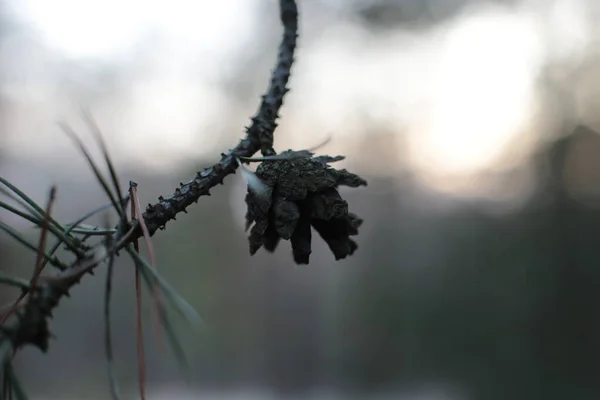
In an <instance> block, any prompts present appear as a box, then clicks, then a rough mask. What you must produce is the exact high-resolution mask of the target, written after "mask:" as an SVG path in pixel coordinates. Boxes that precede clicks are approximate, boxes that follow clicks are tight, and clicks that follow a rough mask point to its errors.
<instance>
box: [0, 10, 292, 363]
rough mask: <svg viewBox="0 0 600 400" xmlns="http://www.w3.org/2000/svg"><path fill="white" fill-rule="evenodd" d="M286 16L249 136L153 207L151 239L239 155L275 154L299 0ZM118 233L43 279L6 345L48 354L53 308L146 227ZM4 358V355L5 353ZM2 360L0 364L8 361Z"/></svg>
mask: <svg viewBox="0 0 600 400" xmlns="http://www.w3.org/2000/svg"><path fill="white" fill-rule="evenodd" d="M279 8H280V18H281V22H282V24H283V28H284V32H283V39H282V41H281V44H280V46H279V53H278V58H277V63H276V66H275V69H274V70H273V72H272V76H271V81H270V85H269V87H268V90H267V92H266V94H265V95H263V96H262V100H261V103H260V106H259V108H258V111H257V113H256V115H255V116H253V117H252V118H251V120H252V124H251V125H250V126H249V127H247V128H246V136H245V138H244V139H242V140H241V141H240V143H239V144H238V145H237V146H236V147H235V148H234V149H232V150H229V152H227V153H223V154H221V159H220V161H219V162H217V163H216V164H214V165H213V166H212V167H209V168H206V169H204V170H203V171H199V172H198V173H197V174H196V176H195V177H194V178H193V179H192V180H191V181H189V182H188V183H186V184H183V183H182V184H180V187H179V188H177V189H175V192H174V193H173V194H171V195H170V196H169V197H167V198H163V197H162V196H161V197H159V202H158V203H156V204H153V205H152V204H150V205H148V207H147V208H146V211H145V212H144V214H143V218H144V221H145V223H146V226H147V228H148V231H149V233H150V235H153V234H154V233H155V232H156V231H157V230H158V229H159V228H163V229H164V227H165V225H166V224H167V222H169V221H170V220H174V219H175V216H176V215H177V214H178V213H180V212H182V211H183V212H185V210H186V208H187V207H188V206H189V205H191V204H192V203H194V202H197V201H198V199H199V198H200V196H203V195H210V193H209V191H210V189H212V188H213V187H215V186H216V185H217V184H223V179H224V178H225V177H226V176H227V175H229V174H233V173H235V170H236V168H237V163H236V160H235V158H236V157H252V156H253V155H254V154H255V153H256V152H257V151H259V150H260V151H261V152H262V154H263V155H264V156H267V155H273V154H275V151H274V150H273V132H274V130H275V128H276V127H277V123H276V120H277V118H278V113H279V109H280V107H281V106H282V104H283V97H284V96H285V94H286V93H287V91H288V89H287V87H286V86H287V83H288V80H289V77H290V69H291V67H292V63H293V60H294V57H293V56H294V50H295V48H296V39H297V30H298V10H297V6H296V2H295V0H280V1H279ZM121 233H122V231H121V230H119V233H117V234H116V239H117V240H115V241H114V243H116V244H115V245H114V246H112V247H111V248H107V245H106V244H104V243H101V244H99V245H97V246H95V247H94V248H92V249H90V250H88V251H86V252H85V254H83V255H79V256H78V257H77V260H76V261H75V262H74V263H73V264H72V265H71V266H70V267H69V268H67V269H65V270H63V271H61V272H59V273H58V274H57V275H56V276H54V277H46V278H43V277H40V281H39V282H38V284H37V287H36V288H35V290H33V291H30V292H29V295H30V297H29V300H28V302H27V304H26V306H25V308H24V310H23V311H22V312H19V313H17V320H16V321H15V322H14V323H13V324H12V325H10V326H0V343H1V342H2V340H1V339H2V338H3V337H4V338H8V339H9V340H10V342H11V344H12V348H13V350H14V351H15V352H16V351H17V350H18V349H19V348H20V347H22V346H25V345H34V346H36V347H38V348H40V349H41V350H42V351H44V352H45V351H47V349H48V345H49V338H50V332H49V330H48V319H49V318H50V317H51V316H52V310H53V309H54V308H55V307H56V306H57V305H58V303H59V301H60V299H61V298H62V297H63V296H65V295H67V296H68V292H69V290H70V288H71V287H72V286H73V285H75V284H76V283H78V282H79V281H80V280H81V278H82V277H83V276H84V275H85V274H86V273H92V272H93V269H94V268H95V267H97V266H98V265H99V264H100V263H101V262H103V261H105V260H106V259H108V258H109V257H110V255H111V254H114V253H116V252H117V251H119V250H120V249H122V248H124V247H125V246H127V245H128V244H130V243H132V242H133V241H134V240H136V239H138V238H139V237H140V236H142V229H141V227H140V223H139V222H138V221H135V222H134V223H133V224H132V226H131V227H130V229H129V230H128V231H127V233H125V234H123V235H121ZM0 356H1V355H0ZM1 358H2V357H0V365H1V363H2V361H3V360H2V359H1Z"/></svg>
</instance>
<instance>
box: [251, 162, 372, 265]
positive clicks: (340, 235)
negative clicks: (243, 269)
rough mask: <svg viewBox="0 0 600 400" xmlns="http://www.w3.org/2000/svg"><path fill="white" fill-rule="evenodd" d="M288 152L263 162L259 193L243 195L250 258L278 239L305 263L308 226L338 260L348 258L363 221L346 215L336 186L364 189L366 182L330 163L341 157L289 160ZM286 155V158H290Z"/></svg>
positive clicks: (272, 247) (273, 245) (258, 174)
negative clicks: (353, 236) (286, 242)
mask: <svg viewBox="0 0 600 400" xmlns="http://www.w3.org/2000/svg"><path fill="white" fill-rule="evenodd" d="M293 154H294V153H293V152H292V151H287V152H283V153H281V154H280V155H279V156H277V159H274V160H268V161H263V162H262V163H261V164H260V165H259V167H258V168H257V170H256V177H258V178H259V179H260V181H261V182H262V183H263V184H264V185H263V187H262V189H260V190H256V188H254V190H251V188H250V187H249V189H248V193H247V195H246V204H247V205H248V212H247V214H246V229H248V228H249V227H250V226H251V225H252V224H254V226H253V227H252V229H251V231H250V237H249V238H248V240H249V242H250V254H252V255H254V253H256V252H257V251H258V249H260V248H261V247H263V246H264V248H265V249H266V250H267V251H270V252H272V251H274V250H275V248H276V247H277V244H278V243H279V240H280V239H282V238H283V239H285V240H291V242H292V251H293V255H294V260H295V261H296V263H297V264H308V262H309V257H310V253H311V226H312V227H313V228H314V229H315V230H316V231H317V233H319V235H320V236H321V237H322V238H323V240H325V242H327V244H328V245H329V248H330V249H331V251H332V252H333V255H334V256H335V259H336V260H340V259H342V258H346V257H347V256H348V255H352V254H353V253H354V251H355V250H356V249H357V247H358V246H357V244H356V243H355V242H354V241H353V240H352V239H350V236H352V235H357V234H358V227H359V226H360V225H361V224H362V220H361V219H360V218H358V217H357V216H356V215H354V214H352V213H349V212H348V203H347V202H346V201H345V200H344V199H342V197H341V196H340V194H339V193H338V191H337V187H338V186H340V185H344V186H349V187H358V186H366V185H367V182H366V181H365V180H364V179H362V178H360V177H359V176H357V175H354V174H352V173H350V172H348V171H346V170H345V169H342V170H336V169H334V168H331V167H330V166H329V165H328V163H329V162H333V161H338V160H341V159H342V158H343V157H328V156H319V157H311V156H304V157H292V155H293ZM288 156H289V157H288Z"/></svg>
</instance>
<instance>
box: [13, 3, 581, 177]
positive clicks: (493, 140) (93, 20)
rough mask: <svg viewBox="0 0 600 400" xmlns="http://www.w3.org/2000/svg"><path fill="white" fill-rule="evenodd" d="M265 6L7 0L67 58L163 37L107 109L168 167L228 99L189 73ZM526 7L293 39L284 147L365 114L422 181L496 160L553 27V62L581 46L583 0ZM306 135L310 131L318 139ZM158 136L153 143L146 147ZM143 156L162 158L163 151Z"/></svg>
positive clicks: (243, 38)
mask: <svg viewBox="0 0 600 400" xmlns="http://www.w3.org/2000/svg"><path fill="white" fill-rule="evenodd" d="M261 3H262V2H261V1H260V0H229V1H211V2H201V1H186V0H169V1H158V0H154V1H150V0H104V1H82V0H53V1H47V0H18V1H17V0H14V2H13V3H11V4H13V5H14V6H15V9H16V10H17V11H18V15H20V17H21V18H22V19H23V20H25V21H27V22H28V23H29V24H30V25H31V26H32V27H33V28H34V29H36V30H37V32H38V33H39V36H40V38H41V40H42V42H43V43H45V44H46V45H47V46H48V47H49V48H51V49H53V50H54V51H56V52H59V53H62V54H64V55H65V56H67V57H69V58H71V59H74V60H78V59H80V60H83V59H88V60H89V59H97V60H100V61H102V60H106V59H115V58H120V57H125V58H127V57H128V56H129V55H130V54H129V53H128V52H130V51H131V48H132V46H134V45H135V44H136V43H137V42H138V41H139V40H141V39H142V38H143V37H144V36H145V35H148V34H149V33H151V32H154V33H157V32H158V33H159V34H160V35H161V37H162V39H163V40H164V41H165V42H164V43H163V46H162V47H160V48H158V49H157V50H156V51H157V52H159V53H157V57H156V59H157V60H160V61H157V63H162V64H164V65H162V67H163V69H161V71H162V73H161V74H159V76H156V75H153V76H152V77H151V78H148V77H144V76H133V77H132V82H131V94H130V96H129V97H126V98H118V99H115V100H114V101H112V102H109V103H107V105H106V107H105V109H104V116H105V117H106V116H107V115H110V114H111V113H115V112H118V113H119V115H120V116H121V117H120V119H119V121H118V122H115V123H114V124H113V128H114V129H116V130H117V131H119V130H120V131H126V132H127V135H121V139H119V140H120V147H121V148H123V149H124V151H125V153H127V154H131V152H130V151H129V150H130V149H136V150H139V149H140V146H148V147H147V148H145V149H143V150H144V151H143V152H141V153H140V154H141V155H140V157H142V156H143V157H142V159H141V160H140V162H148V157H147V155H148V154H157V155H161V156H162V157H163V159H164V162H165V163H168V162H169V160H170V159H171V158H172V157H173V155H175V154H179V155H181V154H182V153H183V154H185V153H186V152H191V151H192V150H194V149H195V151H197V147H198V146H197V144H198V140H200V139H199V136H202V133H201V132H202V126H203V124H204V125H206V124H208V123H214V118H215V116H216V115H220V114H222V113H223V112H225V110H227V101H228V99H226V98H224V97H223V95H222V94H219V93H218V91H217V90H216V89H215V88H214V87H212V86H211V84H212V82H210V81H204V82H203V81H202V79H201V78H198V76H199V75H200V76H201V75H202V73H205V74H206V76H214V75H211V74H212V73H214V69H215V68H220V66H222V65H223V64H224V63H226V62H227V60H229V59H232V57H233V55H235V54H236V52H237V51H239V49H240V48H242V47H244V46H248V45H249V44H251V38H252V36H253V32H256V29H258V27H259V26H260V25H259V24H260V23H261V21H260V18H261V16H260V15H257V10H259V8H258V7H257V5H259V4H261ZM524 3H525V4H526V5H525V6H523V7H521V8H519V9H518V12H517V11H509V10H507V9H503V8H500V7H491V6H489V7H477V8H474V9H471V10H468V12H465V13H464V14H463V15H461V16H459V17H457V18H456V19H454V20H451V21H449V22H447V23H445V24H443V25H441V26H439V27H436V28H435V29H434V30H433V31H431V32H429V33H425V34H423V33H421V34H420V36H411V35H410V34H407V33H402V32H400V33H398V34H390V35H389V37H386V38H381V39H379V40H378V41H377V42H374V41H373V39H372V36H371V34H370V33H369V32H367V31H365V30H364V29H363V28H361V27H360V26H357V25H356V24H351V23H349V22H344V21H337V23H335V24H332V25H331V29H329V30H328V31H326V32H324V33H323V35H322V36H321V37H320V38H319V39H318V40H317V41H316V42H313V43H311V46H310V47H302V46H306V43H303V42H302V41H300V46H301V47H300V49H299V51H300V52H301V56H299V57H298V60H299V61H298V63H297V64H296V66H295V69H294V75H293V88H294V90H293V91H292V92H291V93H290V97H289V98H288V101H287V102H286V109H285V118H286V125H285V126H286V127H287V129H289V130H290V131H293V132H297V133H298V135H297V137H296V138H290V137H289V135H288V136H286V138H285V139H284V140H283V144H280V147H287V145H289V144H293V145H295V146H310V145H311V144H314V143H317V142H319V141H320V140H321V139H322V138H323V136H324V135H325V134H326V133H328V132H330V133H331V132H333V133H334V134H335V135H339V136H344V135H352V134H354V133H356V132H354V131H353V130H352V129H351V126H352V121H353V119H354V120H355V119H356V118H357V110H359V109H362V110H367V111H366V112H367V114H368V115H369V117H370V118H373V119H374V120H376V121H377V122H379V123H383V124H384V125H386V126H389V127H391V129H395V130H397V131H398V134H407V133H408V137H407V139H408V144H409V147H410V149H409V150H410V156H411V160H412V162H413V164H414V166H415V167H416V168H417V169H419V170H422V171H423V172H425V173H427V174H429V175H434V176H435V175H438V176H440V177H445V176H447V175H448V174H450V175H453V174H454V175H468V174H472V173H474V172H476V171H479V170H482V169H485V168H490V167H494V166H497V163H498V162H499V158H498V157H499V156H501V155H502V153H503V152H504V151H505V149H506V145H507V144H509V143H511V141H513V140H514V139H515V138H516V137H519V135H525V134H526V133H527V132H528V131H529V129H530V123H531V116H532V113H533V112H534V107H535V104H536V92H535V80H536V79H537V75H538V73H539V71H540V68H541V66H542V65H543V63H544V62H545V61H546V59H547V57H548V56H549V50H548V49H547V48H546V47H545V46H546V45H545V42H544V41H545V40H547V39H548V35H549V34H550V37H554V36H555V37H560V38H561V39H562V44H560V43H558V42H553V43H558V44H555V45H553V47H552V49H551V50H552V52H553V55H555V56H556V54H558V56H563V57H574V56H576V54H574V53H577V51H578V49H579V50H581V49H582V48H584V47H585V45H586V44H587V42H589V38H588V37H587V36H586V25H585V18H584V17H585V12H586V8H585V7H584V4H585V2H584V1H583V0H556V1H554V2H553V3H552V4H553V6H550V7H548V6H545V7H546V8H545V10H546V11H547V13H546V14H540V13H539V9H536V8H535V7H533V6H531V7H529V8H528V7H527V4H529V3H531V4H542V3H536V1H535V0H528V1H525V2H524ZM545 4H546V5H547V4H549V3H545ZM273 5H274V6H275V2H273ZM306 7H308V5H306ZM262 18H264V16H263V17H262ZM274 18H277V16H274ZM301 18H302V14H301ZM301 26H303V27H305V28H306V27H308V26H310V25H309V24H308V22H306V23H302V24H301ZM582 27H583V28H582ZM274 34H275V33H274ZM277 34H279V32H277ZM552 35H554V36H552ZM165 43H166V44H165ZM561 50H562V52H561ZM160 52H162V53H160ZM554 53H556V54H554ZM199 57H200V58H204V59H206V62H205V63H201V64H203V65H204V66H203V67H200V68H205V70H195V73H194V74H190V72H189V70H190V66H191V65H194V66H197V63H198V58H199ZM211 68H212V70H211ZM264 84H265V85H266V82H265V83H264ZM111 107H113V108H111ZM246 122H247V121H243V123H246ZM49 123H52V121H49ZM167 131H168V132H169V135H170V138H171V140H169V141H167V142H165V141H164V140H152V138H156V139H163V138H164V135H165V132H167ZM242 132H243V129H242V126H240V128H239V133H240V134H241V133H242ZM306 132H315V133H316V134H315V137H314V138H309V137H307V136H306ZM300 136H302V138H301V139H300ZM157 142H159V143H160V147H158V148H152V144H153V143H157ZM343 142H344V141H336V142H335V143H336V151H338V152H343V151H344V150H343V149H341V148H337V147H339V146H338V144H339V145H340V146H342V145H343ZM27 143H28V145H30V143H31V141H27ZM167 144H168V145H169V146H171V147H172V148H167V147H166V145H167ZM14 145H15V146H18V141H17V142H15V143H14ZM44 151H47V148H45V149H44ZM151 159H152V161H153V162H160V159H159V158H158V156H157V157H151ZM430 182H435V179H434V180H430ZM432 184H433V183H432Z"/></svg>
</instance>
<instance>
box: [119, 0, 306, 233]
mask: <svg viewBox="0 0 600 400" xmlns="http://www.w3.org/2000/svg"><path fill="white" fill-rule="evenodd" d="M279 6H280V17H281V23H282V24H283V28H284V31H283V39H282V41H281V44H280V45H279V54H278V57H277V64H276V66H275V69H274V70H273V72H272V76H271V82H270V85H269V88H268V90H267V93H266V94H265V95H264V96H262V101H261V103H260V106H259V108H258V111H257V113H256V115H255V116H254V117H252V118H251V120H252V124H251V125H250V126H249V127H247V128H246V137H245V138H244V139H243V140H242V141H240V143H239V144H238V145H237V146H236V147H235V148H234V149H232V150H230V151H229V152H228V153H223V154H221V160H220V161H219V162H218V163H216V164H215V165H213V166H212V167H209V168H206V169H204V170H203V171H199V172H198V173H197V174H196V177H195V178H194V179H192V180H191V181H190V182H188V183H186V184H183V183H182V184H180V187H179V188H177V189H175V192H174V193H173V194H172V195H170V196H169V197H167V198H163V197H162V196H161V197H159V198H158V200H159V202H158V203H156V204H154V205H152V204H149V205H148V207H147V208H146V212H145V213H144V214H143V218H144V221H145V222H146V226H147V227H148V230H149V232H150V235H153V234H154V232H156V230H157V229H159V228H161V229H164V227H165V225H166V224H167V222H168V221H170V220H174V219H175V216H176V215H177V214H178V213H180V212H185V210H186V208H187V207H188V206H189V205H191V204H192V203H195V202H197V201H198V199H199V198H200V196H203V195H207V196H210V189H212V188H213V187H215V186H217V185H218V184H223V179H224V178H225V177H226V176H227V175H229V174H233V173H235V170H236V168H237V163H236V161H235V158H236V157H252V156H253V155H254V154H255V153H256V152H257V151H259V150H261V152H262V154H263V155H264V156H268V155H273V154H275V151H274V150H273V132H274V131H275V128H277V123H276V119H277V118H278V116H279V109H280V108H281V106H282V104H283V97H284V96H285V94H286V93H287V92H288V90H289V89H287V87H286V85H287V83H288V80H289V78H290V69H291V67H292V63H293V61H294V50H295V48H296V38H297V36H298V34H297V30H298V10H297V7H296V2H295V1H294V0H280V1H279ZM141 235H142V231H141V229H140V227H139V224H137V226H136V229H135V233H134V234H133V237H132V238H130V239H131V240H133V239H134V238H138V237H140V236H141Z"/></svg>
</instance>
